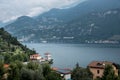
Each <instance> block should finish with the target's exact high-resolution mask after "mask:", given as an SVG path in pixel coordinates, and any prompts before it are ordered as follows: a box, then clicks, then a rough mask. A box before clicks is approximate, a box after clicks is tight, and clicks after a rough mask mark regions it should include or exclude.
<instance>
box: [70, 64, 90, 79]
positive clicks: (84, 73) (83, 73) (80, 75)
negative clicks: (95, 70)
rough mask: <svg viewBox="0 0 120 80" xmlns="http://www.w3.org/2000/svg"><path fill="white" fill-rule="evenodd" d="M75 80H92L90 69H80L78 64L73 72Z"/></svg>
mask: <svg viewBox="0 0 120 80" xmlns="http://www.w3.org/2000/svg"><path fill="white" fill-rule="evenodd" d="M72 79H73V80H92V74H91V73H90V71H89V70H88V69H85V68H81V67H79V64H78V63H77V64H76V68H75V69H73V71H72Z"/></svg>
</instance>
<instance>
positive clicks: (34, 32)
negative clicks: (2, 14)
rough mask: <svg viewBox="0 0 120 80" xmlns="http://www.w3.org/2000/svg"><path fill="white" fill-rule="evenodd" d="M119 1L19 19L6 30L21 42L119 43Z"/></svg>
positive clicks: (96, 1)
mask: <svg viewBox="0 0 120 80" xmlns="http://www.w3.org/2000/svg"><path fill="white" fill-rule="evenodd" d="M119 26H120V0H87V1H85V2H83V3H80V4H79V5H77V6H75V7H72V8H68V9H52V10H50V11H48V12H46V13H43V14H41V15H39V16H37V17H35V18H30V17H27V16H22V17H20V18H18V19H17V20H16V21H15V22H13V23H11V24H9V25H7V26H6V27H5V29H6V30H8V31H9V32H11V33H12V34H13V35H14V36H17V37H18V38H19V39H20V40H21V41H28V42H30V41H33V42H41V41H48V42H78V43H79V42H89V41H101V40H102V41H104V40H114V41H116V40H118V41H119V40H120V32H119V30H120V28H119Z"/></svg>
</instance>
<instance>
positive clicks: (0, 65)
mask: <svg viewBox="0 0 120 80" xmlns="http://www.w3.org/2000/svg"><path fill="white" fill-rule="evenodd" d="M4 73H5V69H4V63H3V61H0V80H2V78H3V75H4Z"/></svg>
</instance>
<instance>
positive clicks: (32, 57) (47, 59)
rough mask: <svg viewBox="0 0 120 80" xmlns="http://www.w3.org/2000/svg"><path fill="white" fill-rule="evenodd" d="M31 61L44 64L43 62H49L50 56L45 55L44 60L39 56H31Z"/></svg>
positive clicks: (48, 54)
mask: <svg viewBox="0 0 120 80" xmlns="http://www.w3.org/2000/svg"><path fill="white" fill-rule="evenodd" d="M30 60H31V61H37V62H44V61H51V60H52V58H51V55H50V53H45V58H43V57H42V56H41V55H40V54H32V55H30Z"/></svg>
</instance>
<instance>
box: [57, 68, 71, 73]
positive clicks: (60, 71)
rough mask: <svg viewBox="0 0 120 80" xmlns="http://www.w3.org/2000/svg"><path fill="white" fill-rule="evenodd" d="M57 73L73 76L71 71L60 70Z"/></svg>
mask: <svg viewBox="0 0 120 80" xmlns="http://www.w3.org/2000/svg"><path fill="white" fill-rule="evenodd" d="M56 71H57V72H58V73H60V74H71V70H70V69H58V70H56Z"/></svg>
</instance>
